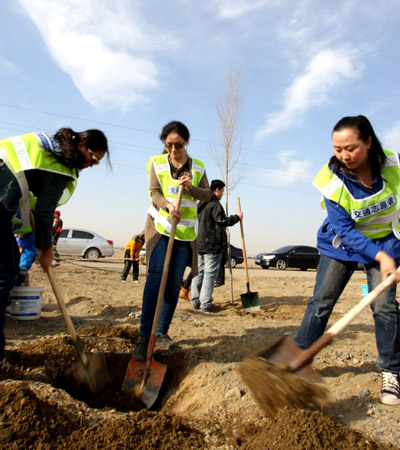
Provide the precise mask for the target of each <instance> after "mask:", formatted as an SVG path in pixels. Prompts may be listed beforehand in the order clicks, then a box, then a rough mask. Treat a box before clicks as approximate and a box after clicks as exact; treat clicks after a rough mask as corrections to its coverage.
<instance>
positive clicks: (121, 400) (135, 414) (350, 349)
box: [0, 252, 400, 450]
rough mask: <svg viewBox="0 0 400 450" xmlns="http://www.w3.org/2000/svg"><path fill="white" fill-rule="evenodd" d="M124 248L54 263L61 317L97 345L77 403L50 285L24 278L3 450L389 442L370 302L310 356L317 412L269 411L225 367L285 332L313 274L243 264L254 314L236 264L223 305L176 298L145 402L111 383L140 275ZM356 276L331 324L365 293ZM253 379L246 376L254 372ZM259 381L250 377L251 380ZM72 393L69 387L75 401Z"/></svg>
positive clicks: (71, 355)
mask: <svg viewBox="0 0 400 450" xmlns="http://www.w3.org/2000/svg"><path fill="white" fill-rule="evenodd" d="M121 257H122V252H116V253H115V256H114V257H113V258H112V259H111V260H110V259H108V260H107V261H103V260H100V261H90V262H89V261H85V262H83V261H78V260H63V262H62V264H61V265H60V266H59V267H56V268H55V269H54V272H55V276H56V279H57V281H58V283H59V285H60V289H61V292H62V294H63V296H64V299H65V302H66V304H67V308H68V311H69V313H70V315H71V318H72V321H73V323H74V325H75V327H76V328H77V330H78V334H79V336H80V337H81V340H82V342H83V345H84V347H85V349H86V350H87V351H92V350H97V351H102V352H104V353H105V356H106V361H107V367H108V376H109V382H108V385H107V387H106V389H105V391H104V392H103V393H102V394H101V395H99V396H97V397H96V398H94V399H91V398H82V397H80V399H78V398H75V397H76V393H74V392H71V389H70V385H69V384H68V382H67V381H66V379H65V377H64V370H65V368H67V367H68V366H70V364H71V363H72V362H73V361H74V360H75V359H76V357H77V352H76V350H75V348H74V347H73V346H72V345H71V343H70V340H69V337H68V333H67V332H66V327H65V323H64V321H63V318H62V316H61V314H60V311H59V308H58V305H57V303H56V299H55V297H54V294H53V293H52V290H51V287H50V284H49V282H48V280H47V279H46V277H45V275H44V274H43V273H42V271H41V269H40V268H39V266H37V265H34V267H33V268H32V270H31V282H32V285H34V286H43V287H44V288H45V294H44V298H43V307H42V313H41V317H40V319H38V320H30V321H21V320H15V319H11V318H10V317H8V318H7V321H6V329H5V332H6V336H7V345H6V358H7V359H8V360H9V361H10V362H11V363H13V364H15V365H17V366H18V367H20V368H23V370H24V371H25V374H26V376H27V380H24V381H16V380H6V381H3V382H1V383H0V447H1V448H2V449H35V450H36V449H69V450H74V449H177V448H179V449H183V450H186V449H220V450H223V449H224V450H225V449H226V450H233V449H285V450H286V449H288V448H290V449H348V450H351V449H360V448H361V449H363V448H365V449H367V448H368V449H387V448H400V407H389V406H385V405H382V404H380V403H379V391H380V374H379V372H378V370H377V369H376V367H375V357H376V348H375V338H374V329H373V321H372V315H371V313H370V311H369V310H368V311H366V312H364V313H362V314H361V315H360V316H359V317H358V318H357V319H356V320H355V321H354V322H353V323H352V324H351V325H350V326H349V327H348V329H347V330H346V331H344V332H343V333H342V334H341V335H340V336H338V337H337V339H336V340H335V341H334V342H333V343H332V344H331V345H329V346H328V347H326V348H325V349H323V350H322V351H321V352H320V353H319V354H318V355H317V356H316V357H315V358H314V362H313V365H314V366H315V367H316V368H317V369H318V370H319V372H320V373H321V374H322V376H323V377H324V380H325V383H326V386H327V387H328V389H329V400H328V401H327V402H326V403H325V404H324V405H323V407H322V408H319V409H314V410H311V409H308V410H302V409H287V408H285V409H282V410H280V411H279V412H278V414H277V415H276V416H275V417H274V418H273V419H270V418H267V417H266V416H265V414H264V412H263V410H261V408H260V407H259V406H258V404H257V403H256V401H255V400H254V397H253V395H252V394H251V392H250V391H249V389H248V387H247V385H246V384H244V382H243V381H242V379H241V378H240V376H239V374H238V371H237V370H236V369H237V367H238V364H239V363H240V362H241V361H243V359H245V358H246V357H247V356H250V355H252V354H254V353H255V352H258V351H261V350H263V349H266V348H268V347H269V346H270V345H272V344H273V343H274V342H275V341H277V340H278V339H279V338H280V337H281V336H283V335H284V334H285V333H289V334H292V335H293V334H294V333H295V332H296V330H297V328H298V326H299V324H300V321H301V318H302V316H303V313H304V311H305V308H306V305H307V302H308V299H309V297H310V295H311V294H312V289H313V286H314V281H315V275H316V272H315V271H314V270H310V271H307V272H303V271H299V270H286V271H278V270H275V269H270V270H262V269H261V268H259V267H258V266H255V264H254V261H253V260H249V275H250V284H251V290H252V291H255V292H258V294H259V298H260V304H261V310H260V311H257V312H250V313H249V312H247V311H245V310H244V309H243V307H242V305H241V301H240V294H243V293H245V292H246V285H245V272H244V267H243V265H240V266H238V267H237V268H235V269H233V280H234V303H233V304H231V301H230V284H229V274H228V272H227V282H228V283H227V284H226V285H225V286H223V287H219V288H217V289H215V291H214V299H215V304H216V305H218V306H219V307H220V311H218V312H215V313H202V312H200V311H195V310H193V309H192V308H191V307H190V305H189V304H188V303H187V302H185V301H183V300H180V301H179V304H178V308H177V311H176V313H175V317H174V320H173V322H172V325H171V328H170V332H169V334H170V336H171V338H172V339H173V340H174V341H176V343H177V344H179V346H178V348H176V349H174V350H170V351H166V350H157V351H156V354H155V359H156V360H157V361H159V362H161V363H164V364H166V365H167V367H168V370H167V373H166V376H165V379H164V382H163V386H162V389H161V391H160V393H159V396H158V399H157V402H156V403H155V405H154V406H153V408H152V409H151V410H150V411H148V410H146V409H145V408H144V405H143V404H142V403H141V401H140V399H137V398H131V397H129V396H128V395H127V394H125V393H124V392H123V391H122V390H121V385H122V381H123V378H124V375H125V371H126V368H127V365H128V361H129V359H130V354H131V352H132V349H133V346H134V343H135V341H136V340H137V338H138V334H139V324H140V311H141V298H142V290H143V287H144V282H145V277H144V275H143V274H144V266H141V267H140V270H141V275H140V283H139V284H134V283H133V281H132V278H131V275H130V277H129V278H128V280H127V282H126V283H121V282H120V273H121V271H122V262H121V260H120V258H121ZM363 282H365V275H364V273H363V272H357V273H355V274H354V276H353V278H352V280H351V282H350V283H349V285H348V287H347V288H346V290H345V292H344V294H343V296H342V298H341V300H340V302H339V303H338V305H337V307H336V309H335V311H334V313H333V315H332V318H331V322H332V323H333V322H334V321H335V320H338V319H339V318H340V317H341V316H342V315H343V314H344V313H345V312H346V311H347V310H348V309H349V308H351V307H352V306H353V305H354V304H356V303H357V302H358V301H359V300H361V298H362V294H361V283H363ZM255 376H256V374H255ZM257 376H259V375H257ZM74 395H75V396H74Z"/></svg>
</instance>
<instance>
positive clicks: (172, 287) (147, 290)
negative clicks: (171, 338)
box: [140, 235, 192, 336]
mask: <svg viewBox="0 0 400 450" xmlns="http://www.w3.org/2000/svg"><path fill="white" fill-rule="evenodd" d="M167 246H168V237H167V236H164V235H162V236H161V238H160V240H159V241H158V243H157V245H156V247H155V249H154V250H153V253H152V254H151V257H150V263H149V272H148V275H147V280H146V285H145V287H144V291H143V303H142V316H141V322H140V335H141V336H150V334H151V328H152V326H153V320H154V314H155V311H156V305H157V298H158V291H159V289H160V284H161V277H162V272H163V267H164V260H165V255H166V252H167ZM191 256H192V250H191V248H190V242H187V241H178V240H176V239H175V241H174V246H173V249H172V255H171V261H170V264H169V272H168V278H167V284H166V286H165V293H164V299H163V304H162V308H161V315H160V320H159V323H158V328H157V334H159V333H161V334H166V333H167V332H168V329H169V326H170V324H171V321H172V317H173V315H174V312H175V309H176V305H177V303H178V297H179V291H180V287H181V282H182V278H183V274H184V273H185V269H186V266H188V265H190V263H191Z"/></svg>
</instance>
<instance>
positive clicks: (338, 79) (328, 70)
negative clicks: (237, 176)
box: [256, 49, 363, 140]
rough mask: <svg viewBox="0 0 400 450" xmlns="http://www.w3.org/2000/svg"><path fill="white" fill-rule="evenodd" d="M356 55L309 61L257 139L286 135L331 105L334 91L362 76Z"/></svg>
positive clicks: (326, 53)
mask: <svg viewBox="0 0 400 450" xmlns="http://www.w3.org/2000/svg"><path fill="white" fill-rule="evenodd" d="M354 58H355V54H354V53H352V52H350V51H347V50H345V49H341V50H323V51H320V52H319V53H318V54H317V55H315V57H314V58H312V60H311V61H310V63H309V65H308V67H307V68H306V70H305V72H304V74H302V75H300V76H299V77H297V78H296V79H295V80H294V82H293V83H292V85H291V86H289V87H288V88H287V89H286V91H285V94H284V105H283V109H282V111H280V112H276V113H272V114H269V115H268V116H267V118H266V121H265V124H264V126H263V127H262V128H261V129H260V130H258V132H257V133H256V139H257V140H261V139H262V138H264V137H265V136H267V135H269V134H272V133H277V132H279V131H283V130H285V129H287V128H288V127H290V126H291V125H293V124H294V123H296V124H299V123H301V122H302V120H303V118H304V114H305V113H306V112H307V111H308V110H309V109H311V108H312V107H315V106H318V105H321V104H324V103H327V102H329V94H330V93H331V91H332V90H333V89H334V88H336V87H338V86H340V84H341V83H343V81H344V80H345V79H354V78H357V77H358V76H360V73H361V72H362V70H363V66H362V65H361V64H358V65H357V64H356V62H355V60H354Z"/></svg>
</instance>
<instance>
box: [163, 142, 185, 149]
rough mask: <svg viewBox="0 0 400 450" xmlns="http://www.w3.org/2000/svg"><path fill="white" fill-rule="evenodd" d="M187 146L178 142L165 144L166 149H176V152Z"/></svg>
mask: <svg viewBox="0 0 400 450" xmlns="http://www.w3.org/2000/svg"><path fill="white" fill-rule="evenodd" d="M184 146H185V144H182V143H181V142H177V143H175V144H170V143H169V142H166V143H165V148H166V149H167V150H172V149H173V148H174V147H175V150H182V149H183V147H184Z"/></svg>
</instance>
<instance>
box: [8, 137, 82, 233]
mask: <svg viewBox="0 0 400 450" xmlns="http://www.w3.org/2000/svg"><path fill="white" fill-rule="evenodd" d="M52 146H54V141H53V139H52V135H50V134H47V133H28V134H24V135H22V136H14V137H11V138H7V139H4V140H2V141H0V159H2V160H3V161H4V162H5V163H6V165H7V167H8V168H9V169H10V170H11V172H12V173H13V175H14V176H15V178H16V179H17V181H18V184H19V187H20V189H21V193H22V198H21V204H20V210H21V222H22V226H23V227H25V226H27V225H28V224H29V210H30V205H29V186H28V182H27V180H26V177H25V171H27V170H32V169H40V170H44V171H48V172H54V173H59V174H60V175H66V176H69V177H70V178H71V180H70V181H69V182H68V184H67V186H66V188H65V189H64V192H63V194H62V196H61V198H60V200H59V201H58V206H61V205H63V204H64V203H66V202H67V201H68V200H69V198H70V197H71V195H72V193H73V192H74V190H75V187H76V183H77V178H78V174H77V171H76V170H75V169H69V168H68V167H66V166H64V164H62V163H61V162H60V161H59V160H58V159H57V158H56V157H55V156H54V154H53V153H52V152H51V151H50V149H49V148H50V147H52Z"/></svg>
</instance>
